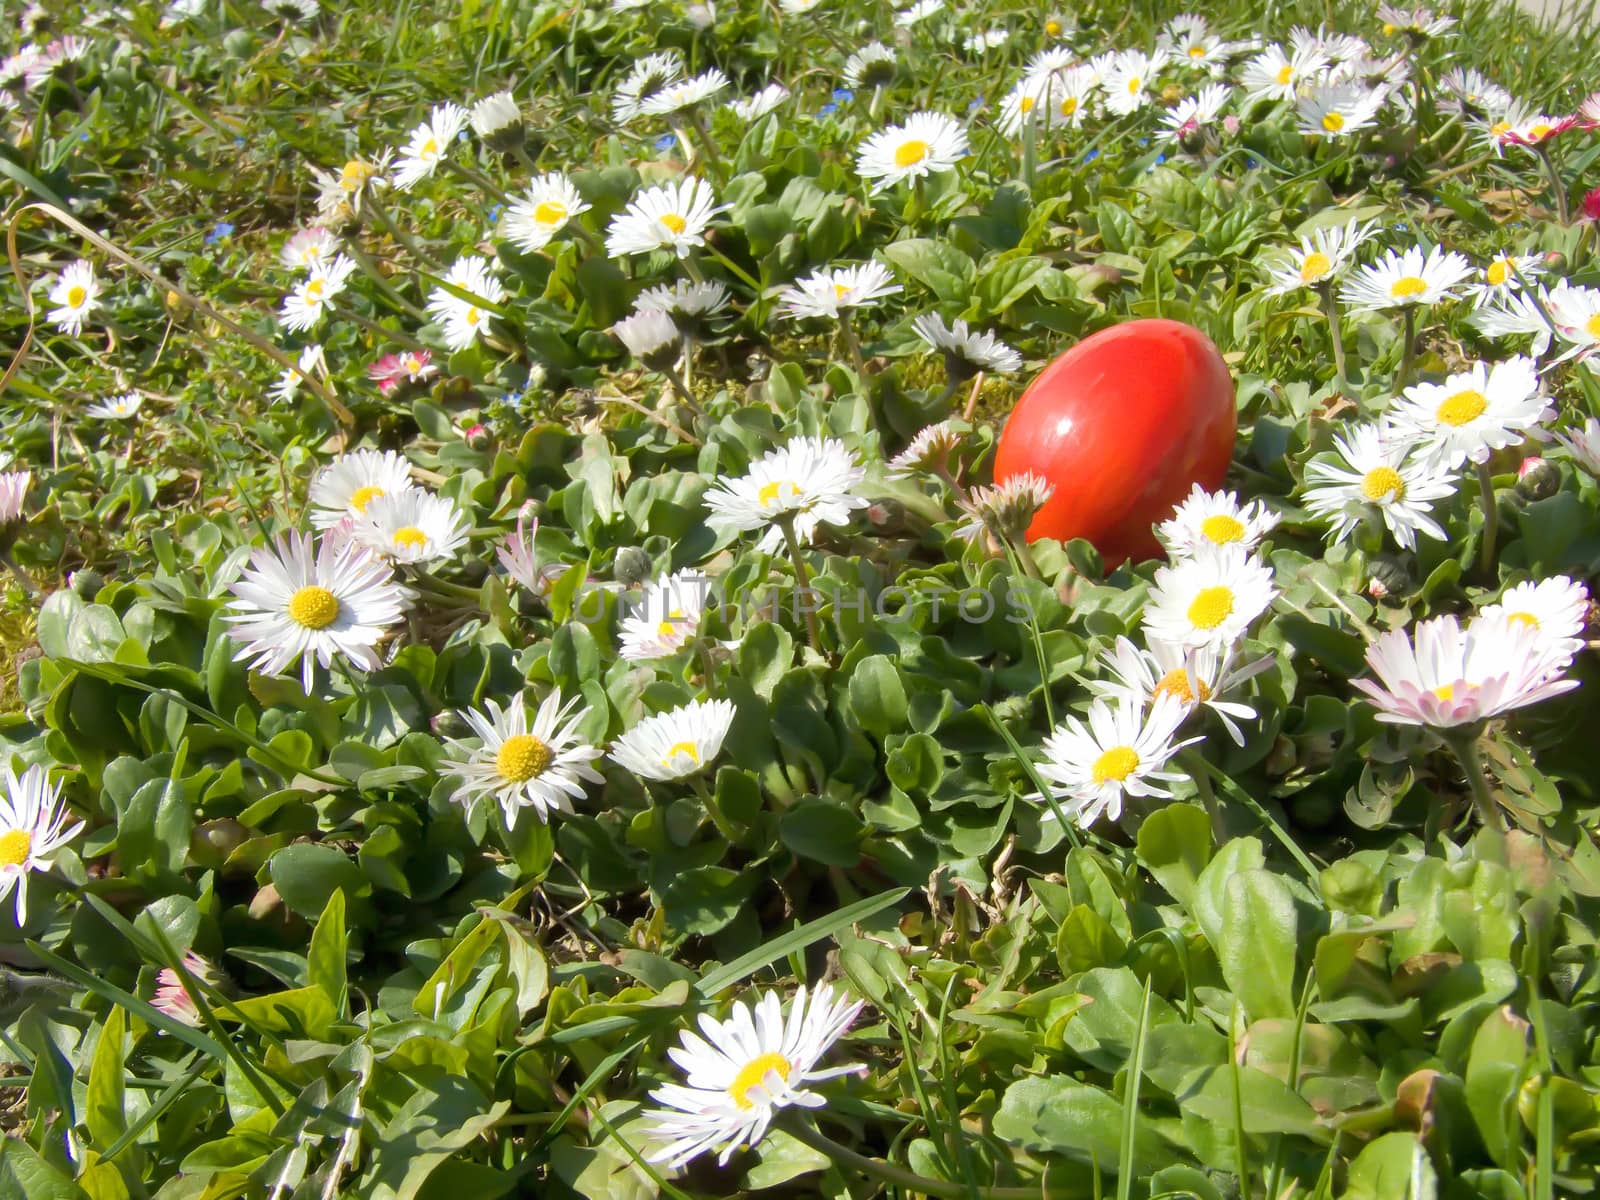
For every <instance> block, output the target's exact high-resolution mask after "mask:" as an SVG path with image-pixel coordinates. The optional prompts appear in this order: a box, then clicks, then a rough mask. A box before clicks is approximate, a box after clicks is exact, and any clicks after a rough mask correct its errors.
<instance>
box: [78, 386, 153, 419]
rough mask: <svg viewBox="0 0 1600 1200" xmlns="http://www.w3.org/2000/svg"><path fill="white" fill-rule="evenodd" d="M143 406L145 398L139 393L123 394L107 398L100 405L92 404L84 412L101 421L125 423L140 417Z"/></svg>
mask: <svg viewBox="0 0 1600 1200" xmlns="http://www.w3.org/2000/svg"><path fill="white" fill-rule="evenodd" d="M143 404H144V397H143V396H141V395H140V394H139V393H138V392H123V393H122V394H121V395H120V396H108V397H106V399H105V400H104V401H103V402H102V403H100V404H91V405H90V406H89V407H88V408H86V409H84V410H83V415H84V416H86V417H95V418H98V419H99V420H101V421H125V420H127V419H128V418H129V417H134V416H138V414H139V409H140V407H141V406H142V405H143Z"/></svg>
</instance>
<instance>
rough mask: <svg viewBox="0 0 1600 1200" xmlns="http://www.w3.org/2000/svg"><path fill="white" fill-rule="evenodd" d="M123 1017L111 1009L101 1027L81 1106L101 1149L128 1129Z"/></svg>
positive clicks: (124, 1024)
mask: <svg viewBox="0 0 1600 1200" xmlns="http://www.w3.org/2000/svg"><path fill="white" fill-rule="evenodd" d="M126 1020H127V1018H126V1017H125V1016H124V1015H123V1012H122V1009H120V1008H113V1009H112V1010H111V1011H110V1013H109V1014H107V1016H106V1020H105V1024H103V1025H102V1026H101V1027H100V1038H99V1040H98V1041H97V1042H96V1043H95V1047H94V1057H93V1058H92V1059H91V1060H90V1063H89V1090H88V1094H87V1098H86V1102H85V1105H84V1114H83V1115H84V1123H85V1124H86V1125H88V1126H89V1135H90V1136H91V1137H92V1138H93V1139H94V1144H95V1145H96V1146H98V1147H99V1148H101V1149H102V1150H103V1149H105V1148H107V1147H109V1146H111V1145H112V1144H113V1143H114V1142H116V1140H117V1139H118V1138H120V1137H121V1136H122V1134H123V1132H124V1131H125V1130H126V1129H127V1127H128V1125H127V1115H126V1113H125V1112H124V1111H123V1086H122V1059H123V1052H124V1047H123V1041H124V1035H125V1033H126Z"/></svg>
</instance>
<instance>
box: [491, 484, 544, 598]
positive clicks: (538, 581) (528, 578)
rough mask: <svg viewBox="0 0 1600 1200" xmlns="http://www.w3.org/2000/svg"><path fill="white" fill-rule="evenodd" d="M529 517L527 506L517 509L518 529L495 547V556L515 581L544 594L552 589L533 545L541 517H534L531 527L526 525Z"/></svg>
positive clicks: (534, 591)
mask: <svg viewBox="0 0 1600 1200" xmlns="http://www.w3.org/2000/svg"><path fill="white" fill-rule="evenodd" d="M527 519H528V515H527V506H526V505H524V506H523V507H522V508H521V509H519V510H518V511H517V531H516V532H515V533H508V534H506V536H505V540H504V541H502V542H501V543H500V545H499V546H498V547H496V548H495V556H496V557H497V558H498V559H499V560H500V565H501V566H502V567H504V568H505V569H506V574H507V575H508V576H510V577H511V580H512V582H513V583H518V584H521V585H522V586H523V587H525V588H527V589H528V591H530V592H532V593H533V594H534V595H535V596H542V595H544V594H545V593H546V592H547V591H549V590H550V589H549V581H548V579H547V577H546V574H545V572H544V571H543V570H542V569H541V568H540V567H539V559H538V555H537V554H536V552H535V551H534V546H533V541H534V538H535V537H536V536H538V533H539V518H538V517H535V518H534V519H533V528H531V529H528V528H526V527H525V526H526V524H527Z"/></svg>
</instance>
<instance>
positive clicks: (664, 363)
mask: <svg viewBox="0 0 1600 1200" xmlns="http://www.w3.org/2000/svg"><path fill="white" fill-rule="evenodd" d="M611 332H612V333H613V334H614V335H615V336H616V337H617V339H618V340H619V341H620V342H621V343H622V344H623V345H624V346H626V347H627V348H628V350H629V352H630V353H632V354H633V356H634V357H635V358H637V359H638V360H639V361H640V362H642V363H644V365H645V366H647V367H650V368H651V369H652V370H656V371H664V370H667V369H669V368H670V367H671V366H672V364H673V363H675V362H676V361H677V360H678V348H679V346H680V345H681V344H682V341H683V335H682V334H681V333H680V332H679V330H678V326H677V324H676V323H675V322H674V321H673V319H672V318H671V317H670V316H669V315H667V314H666V313H664V312H660V311H658V310H653V309H652V310H646V311H644V312H636V313H634V314H633V315H632V316H629V317H624V318H622V320H620V321H618V322H617V323H616V324H615V325H613V326H612V327H611Z"/></svg>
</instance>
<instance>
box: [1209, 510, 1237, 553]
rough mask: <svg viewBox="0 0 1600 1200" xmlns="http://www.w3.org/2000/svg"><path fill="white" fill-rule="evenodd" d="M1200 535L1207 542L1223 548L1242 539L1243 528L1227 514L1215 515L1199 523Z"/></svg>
mask: <svg viewBox="0 0 1600 1200" xmlns="http://www.w3.org/2000/svg"><path fill="white" fill-rule="evenodd" d="M1200 535H1201V536H1202V537H1204V538H1205V539H1206V540H1207V541H1208V542H1215V543H1216V544H1217V545H1219V546H1225V545H1227V544H1228V543H1229V542H1237V541H1238V540H1239V539H1241V538H1242V537H1244V526H1243V525H1241V524H1240V523H1239V522H1238V521H1236V520H1234V519H1233V518H1232V517H1230V516H1228V514H1227V513H1217V514H1216V515H1215V516H1212V517H1207V518H1206V519H1205V520H1204V521H1201V522H1200Z"/></svg>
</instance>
